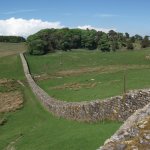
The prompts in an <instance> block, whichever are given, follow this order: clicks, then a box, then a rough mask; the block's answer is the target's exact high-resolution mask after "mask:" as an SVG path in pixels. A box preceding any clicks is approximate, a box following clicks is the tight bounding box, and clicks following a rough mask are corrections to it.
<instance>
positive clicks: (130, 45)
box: [127, 41, 134, 50]
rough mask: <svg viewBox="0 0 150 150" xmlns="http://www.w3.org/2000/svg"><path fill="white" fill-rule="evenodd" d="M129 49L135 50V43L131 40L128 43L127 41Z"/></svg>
mask: <svg viewBox="0 0 150 150" xmlns="http://www.w3.org/2000/svg"><path fill="white" fill-rule="evenodd" d="M127 49H128V50H133V49H134V46H133V43H132V42H131V41H128V43H127Z"/></svg>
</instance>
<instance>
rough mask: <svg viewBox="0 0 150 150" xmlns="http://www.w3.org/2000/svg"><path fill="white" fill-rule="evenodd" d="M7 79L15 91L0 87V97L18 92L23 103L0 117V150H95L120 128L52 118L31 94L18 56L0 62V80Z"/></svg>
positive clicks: (106, 123)
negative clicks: (5, 93) (13, 83)
mask: <svg viewBox="0 0 150 150" xmlns="http://www.w3.org/2000/svg"><path fill="white" fill-rule="evenodd" d="M35 58H36V57H34V59H35ZM39 58H40V57H39ZM6 79H14V80H13V81H14V82H15V83H17V84H16V85H17V87H15V85H13V86H14V87H12V85H10V86H9V87H8V86H7V84H6V87H4V86H2V85H1V84H0V93H3V92H6V91H9V90H12V88H13V89H15V88H16V89H19V90H20V91H21V92H22V94H23V98H24V103H23V108H21V109H20V110H17V111H15V112H9V113H0V120H1V118H6V120H7V122H6V123H5V124H4V125H2V126H1V125H0V150H6V149H15V150H95V149H97V148H98V147H99V146H100V145H103V142H104V141H105V140H106V139H107V138H109V137H110V136H111V135H112V134H113V133H114V132H115V131H116V130H117V129H118V128H119V126H120V125H121V123H118V122H108V121H107V122H101V123H100V122H98V123H89V124H88V123H79V122H75V121H68V120H65V119H61V118H55V117H54V116H52V115H51V114H50V113H49V112H47V111H46V110H45V109H44V108H43V107H42V106H41V104H40V103H39V101H38V100H37V99H36V97H35V96H34V94H33V93H32V91H31V90H30V87H29V86H28V84H27V82H26V79H25V76H24V73H23V69H22V65H21V61H20V57H19V55H11V56H6V57H2V58H0V80H1V82H2V81H3V80H6ZM17 80H19V81H20V82H22V83H23V85H24V86H22V85H19V84H18V81H17ZM9 88H10V89H9Z"/></svg>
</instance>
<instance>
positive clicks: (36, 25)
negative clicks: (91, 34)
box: [0, 18, 116, 37]
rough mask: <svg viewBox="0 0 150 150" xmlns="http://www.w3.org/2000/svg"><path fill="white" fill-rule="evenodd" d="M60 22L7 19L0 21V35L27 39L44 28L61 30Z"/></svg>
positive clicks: (105, 30) (98, 29)
mask: <svg viewBox="0 0 150 150" xmlns="http://www.w3.org/2000/svg"><path fill="white" fill-rule="evenodd" d="M63 27H65V26H63V25H61V23H60V22H49V21H42V20H40V19H29V20H27V19H22V18H9V19H6V20H0V35H17V36H24V37H27V36H29V35H31V34H34V33H36V32H38V31H39V30H41V29H46V28H63ZM77 28H80V29H85V30H86V29H87V28H88V29H95V30H97V31H103V32H106V33H107V32H108V31H110V30H114V31H116V29H115V28H97V27H93V26H91V25H84V26H78V27H77Z"/></svg>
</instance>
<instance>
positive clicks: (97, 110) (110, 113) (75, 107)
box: [20, 54, 150, 122]
mask: <svg viewBox="0 0 150 150" xmlns="http://www.w3.org/2000/svg"><path fill="white" fill-rule="evenodd" d="M20 57H21V60H22V64H23V69H24V73H25V76H26V78H27V81H28V83H29V85H30V87H31V89H32V91H33V92H34V94H35V95H36V96H37V97H38V99H39V100H40V101H41V103H42V104H43V105H44V106H45V107H46V108H47V109H48V110H49V111H50V112H51V113H52V114H54V115H55V116H58V117H63V118H66V119H72V120H77V121H86V122H96V121H99V120H119V121H124V120H126V119H127V118H128V117H129V116H130V115H131V114H133V113H134V112H135V111H136V110H138V109H140V108H143V107H144V106H145V105H147V104H148V103H149V102H150V89H145V90H135V91H130V92H129V93H127V94H126V95H125V98H123V97H122V96H116V97H112V98H107V99H105V100H95V101H91V102H65V101H60V100H56V99H54V98H52V97H50V96H49V95H48V94H47V93H46V92H45V91H44V90H43V89H42V88H40V87H39V86H38V85H37V84H36V83H35V81H34V80H33V78H32V76H31V74H30V72H29V68H28V65H27V62H26V60H25V58H24V55H23V54H20Z"/></svg>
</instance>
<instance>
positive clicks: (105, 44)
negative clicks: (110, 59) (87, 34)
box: [98, 35, 110, 52]
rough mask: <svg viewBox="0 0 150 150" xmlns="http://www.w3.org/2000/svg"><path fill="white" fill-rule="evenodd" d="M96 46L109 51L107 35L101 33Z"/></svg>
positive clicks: (103, 50)
mask: <svg viewBox="0 0 150 150" xmlns="http://www.w3.org/2000/svg"><path fill="white" fill-rule="evenodd" d="M98 48H99V49H100V50H101V51H102V52H109V51H110V44H109V40H108V37H107V35H103V36H102V39H101V40H100V41H99V43H98Z"/></svg>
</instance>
